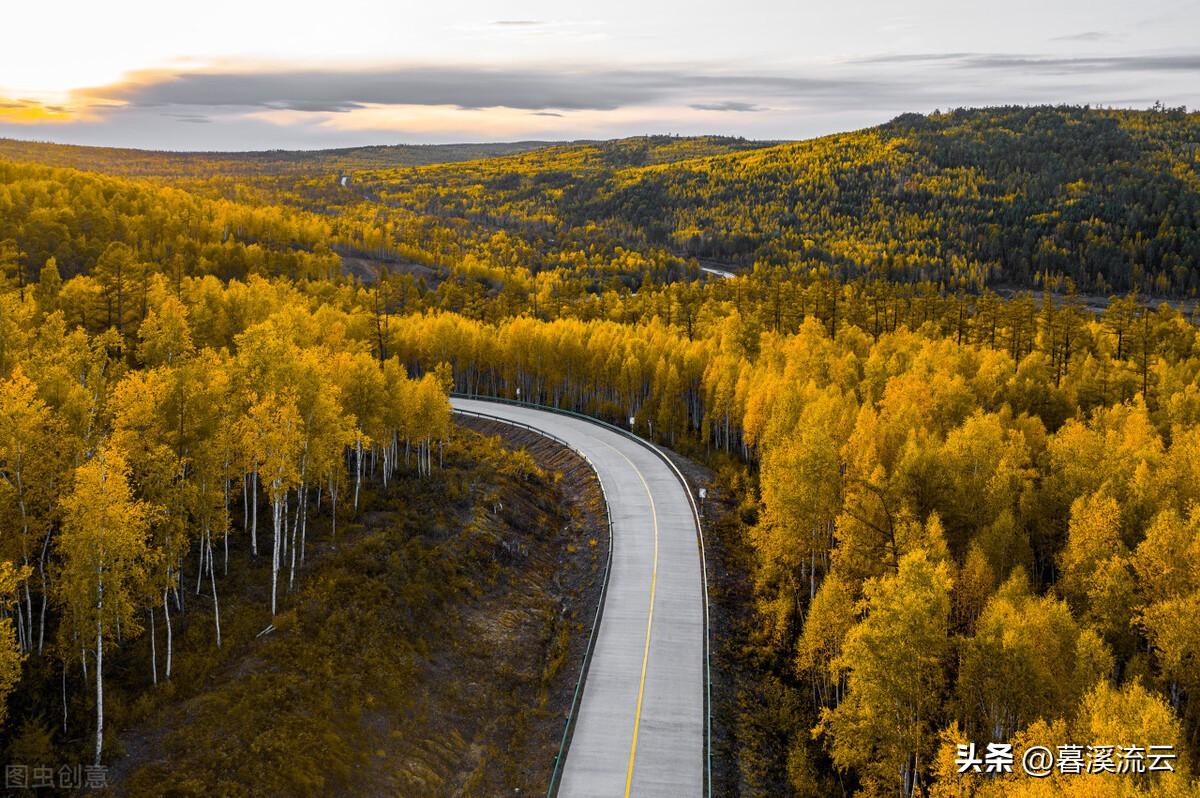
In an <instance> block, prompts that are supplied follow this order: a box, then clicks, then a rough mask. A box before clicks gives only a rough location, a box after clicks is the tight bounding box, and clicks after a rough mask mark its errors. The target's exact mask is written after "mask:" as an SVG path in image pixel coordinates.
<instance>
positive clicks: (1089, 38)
mask: <svg viewBox="0 0 1200 798" xmlns="http://www.w3.org/2000/svg"><path fill="white" fill-rule="evenodd" d="M1111 38H1112V34H1111V33H1104V32H1103V31H1098V30H1089V31H1084V32H1083V33H1072V34H1071V35H1069V36H1055V37H1054V38H1052V39H1051V40H1050V41H1052V42H1102V41H1104V40H1105V39H1111Z"/></svg>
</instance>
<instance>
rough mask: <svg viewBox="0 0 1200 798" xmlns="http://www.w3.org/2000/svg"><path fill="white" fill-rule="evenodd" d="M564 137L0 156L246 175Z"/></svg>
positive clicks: (528, 146) (11, 143)
mask: <svg viewBox="0 0 1200 798" xmlns="http://www.w3.org/2000/svg"><path fill="white" fill-rule="evenodd" d="M562 143H563V142H551V141H514V142H497V143H482V144H380V145H375V146H368V147H346V148H341V149H332V150H261V151H251V152H170V151H155V150H135V149H125V148H118V147H86V146H78V145H73V144H52V143H49V142H36V141H20V140H17V139H5V138H0V158H7V159H9V160H14V161H32V162H37V163H42V164H48V165H50V166H69V167H72V168H75V169H91V170H95V171H103V172H108V173H111V174H119V175H131V176H133V175H136V176H155V177H161V176H171V175H178V176H196V175H199V174H202V173H203V171H205V170H211V169H213V168H214V167H221V168H224V169H226V170H229V171H233V172H237V173H245V174H264V173H267V174H270V173H280V172H293V171H311V170H314V169H320V170H340V169H368V168H372V169H382V168H387V167H389V166H421V165H426V164H435V163H450V162H454V161H469V160H474V159H477V158H495V157H498V156H502V155H512V154H515V153H521V152H529V151H530V150H536V149H540V148H543V147H552V146H556V145H561V144H562Z"/></svg>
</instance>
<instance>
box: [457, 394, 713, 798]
mask: <svg viewBox="0 0 1200 798" xmlns="http://www.w3.org/2000/svg"><path fill="white" fill-rule="evenodd" d="M451 401H452V403H453V405H454V407H455V408H459V409H463V410H470V411H474V412H477V413H484V414H487V415H491V416H494V417H498V418H501V419H507V420H511V421H518V422H521V423H524V424H527V425H529V426H531V427H534V428H536V429H540V430H543V431H545V432H549V433H551V434H553V435H555V436H557V437H559V438H561V439H563V440H565V441H567V442H568V443H570V444H571V445H572V446H574V447H575V448H576V449H578V450H579V451H581V452H583V453H584V454H585V455H586V456H587V457H588V459H589V460H591V462H592V464H593V466H594V467H595V468H596V471H597V473H598V474H599V476H600V481H601V484H602V485H603V487H604V492H605V496H606V497H607V499H608V505H609V512H610V514H611V516H612V521H613V550H612V570H611V572H610V574H609V585H608V594H607V596H606V598H605V603H604V612H603V615H602V617H601V622H600V629H599V632H598V635H597V640H596V647H595V652H594V654H593V658H592V662H591V665H590V667H589V669H588V674H587V681H586V682H585V686H584V691H583V699H582V701H581V703H580V709H579V716H578V720H577V721H576V725H575V732H574V735H573V737H572V738H571V744H570V748H569V749H568V751H567V757H566V763H565V766H564V768H563V772H562V776H561V781H560V786H559V791H558V794H559V795H560V796H569V797H570V798H578V797H580V796H603V797H604V798H611V796H663V798H682V797H683V796H700V795H701V794H702V791H703V787H704V768H705V762H704V640H705V629H704V594H703V583H702V576H701V564H700V562H701V560H700V548H699V543H698V540H697V532H696V525H695V521H694V519H693V516H692V510H691V505H690V503H689V500H688V496H687V493H686V492H685V489H684V487H683V486H682V485H681V484H680V482H679V480H678V479H677V478H676V477H675V474H674V472H673V471H672V470H671V469H670V468H669V467H668V466H667V464H666V463H664V462H663V461H662V460H661V459H659V458H658V456H657V455H655V454H654V453H653V452H651V451H650V450H648V449H647V448H646V447H645V446H642V445H641V444H639V443H638V442H636V441H634V440H631V439H629V438H628V437H626V436H624V435H621V434H620V433H618V432H615V431H613V430H611V429H607V428H605V427H602V426H600V425H597V424H593V423H591V422H589V421H586V420H583V419H579V418H574V417H571V416H564V415H560V414H557V413H552V412H549V411H545V410H537V409H534V408H528V407H518V406H513V405H506V404H501V403H497V402H488V401H480V400H468V399H452V400H451Z"/></svg>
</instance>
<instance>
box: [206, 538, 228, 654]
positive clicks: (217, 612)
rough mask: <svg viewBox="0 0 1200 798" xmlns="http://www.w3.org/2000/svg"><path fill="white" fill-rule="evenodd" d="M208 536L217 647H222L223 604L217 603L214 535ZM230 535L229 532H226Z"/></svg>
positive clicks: (209, 573)
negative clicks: (213, 548)
mask: <svg viewBox="0 0 1200 798" xmlns="http://www.w3.org/2000/svg"><path fill="white" fill-rule="evenodd" d="M205 537H207V538H208V578H209V580H210V581H211V582H212V596H213V622H214V623H215V624H216V626H217V648H220V647H221V606H220V605H219V604H218V603H217V574H216V571H214V570H213V551H212V535H211V534H209V533H206V534H205ZM226 537H228V533H226Z"/></svg>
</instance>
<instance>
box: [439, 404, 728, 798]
mask: <svg viewBox="0 0 1200 798" xmlns="http://www.w3.org/2000/svg"><path fill="white" fill-rule="evenodd" d="M450 396H452V397H454V398H458V399H473V400H477V401H484V402H496V403H498V404H506V405H513V406H516V407H527V408H530V409H533V410H544V411H548V412H551V413H558V414H559V415H563V416H570V417H572V418H578V419H581V420H583V421H587V422H589V423H592V424H596V425H599V426H601V427H605V428H607V429H610V430H612V431H614V432H616V433H618V434H620V435H622V436H624V437H626V438H629V439H630V440H633V441H636V442H637V443H639V444H640V445H642V446H644V447H645V448H647V449H649V450H650V451H651V452H653V453H654V454H655V455H656V456H657V457H658V458H659V459H660V460H662V461H663V462H664V463H666V464H667V467H668V468H669V469H671V472H672V473H673V474H674V475H675V478H676V479H678V480H679V484H680V485H682V486H683V492H684V493H686V494H687V497H688V502H689V504H690V505H691V508H692V518H693V520H694V521H695V524H696V537H697V540H698V541H699V544H700V577H701V580H700V581H701V583H702V584H701V587H702V589H703V594H704V792H705V794H706V795H707V796H708V798H712V789H713V785H712V656H711V649H712V641H711V629H710V627H709V606H708V560H707V558H706V556H705V551H704V548H705V547H704V527H703V526H702V524H701V520H700V510H699V508H698V507H697V505H696V498H695V497H694V496H693V495H692V489H691V486H689V485H688V482H687V478H686V477H685V476H684V474H683V472H682V471H681V470H680V469H679V466H677V465H675V462H674V461H673V460H672V459H671V458H670V457H668V456H667V454H666V453H665V452H664V451H663V450H662V449H660V448H659V447H658V446H656V445H655V444H653V443H651V442H650V441H648V440H646V439H645V438H642V437H641V436H639V435H636V434H634V433H633V432H632V431H631V430H627V429H625V428H624V427H620V426H617V425H616V424H612V423H610V422H608V421H604V420H603V419H599V418H596V417H594V416H589V415H586V414H584V413H577V412H575V411H574V410H567V409H565V408H561V407H553V406H551V405H540V404H535V403H533V402H523V401H521V400H519V399H509V398H507V397H503V396H490V395H487V394H470V393H461V392H458V391H452V392H451V393H450ZM454 412H456V413H461V414H462V415H468V416H476V417H480V418H486V419H490V420H493V421H499V422H502V423H505V424H511V425H513V426H516V427H522V428H524V429H527V430H530V431H531V432H535V433H537V434H539V435H542V436H543V437H546V438H550V439H551V440H553V441H555V442H556V443H558V444H560V445H561V446H565V447H566V448H568V449H570V450H571V451H573V452H575V453H576V454H578V455H579V456H580V457H582V458H583V460H584V461H585V462H587V464H588V465H589V466H591V468H592V471H594V472H595V473H596V479H597V480H600V472H599V471H598V470H597V469H596V466H595V464H594V463H592V461H591V459H590V458H588V456H587V455H586V454H584V453H583V452H582V451H580V450H579V449H577V448H576V447H574V446H572V445H571V444H569V443H567V442H566V441H564V440H563V439H561V438H559V437H558V436H557V435H554V434H552V433H549V432H546V431H544V430H540V429H538V428H537V427H533V426H530V425H529V424H525V423H523V422H520V421H513V420H512V419H507V418H503V417H501V416H493V415H489V414H487V413H479V412H476V411H473V410H463V409H460V408H455V409H454ZM600 493H601V494H602V495H603V496H604V509H605V513H606V514H607V515H608V558H607V559H606V561H605V563H604V577H603V582H602V585H601V588H600V602H599V604H598V606H597V607H596V617H595V619H594V620H593V621H592V630H591V632H590V634H589V635H588V643H587V649H586V650H585V651H584V655H583V665H582V666H581V668H580V671H579V679H578V680H577V681H576V683H575V695H574V696H573V697H572V699H571V708H570V710H569V711H568V713H567V718H566V721H565V722H564V724H563V736H562V741H561V743H560V744H559V747H558V753H557V754H556V755H555V757H554V767H553V770H552V771H551V775H550V786H549V787H548V788H547V790H546V798H554V795H555V794H556V793H557V789H558V777H559V773H560V772H561V768H562V764H563V760H564V759H565V758H566V753H567V749H568V748H569V747H570V740H571V733H572V732H573V731H574V726H575V719H576V714H577V710H578V703H579V700H580V698H581V697H582V695H583V686H584V682H585V680H586V678H587V670H588V666H589V665H590V664H591V657H592V652H593V650H594V649H595V646H596V632H597V631H598V630H599V628H600V618H601V615H602V614H603V612H604V599H605V597H606V596H607V595H608V574H609V570H610V568H611V566H612V542H613V541H612V512H611V511H609V507H608V495H607V494H606V493H605V492H604V482H603V480H600Z"/></svg>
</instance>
